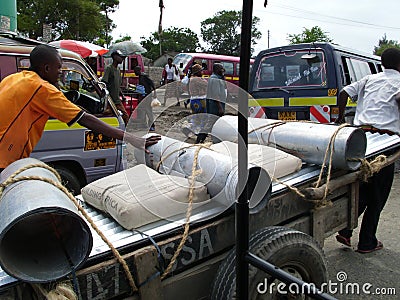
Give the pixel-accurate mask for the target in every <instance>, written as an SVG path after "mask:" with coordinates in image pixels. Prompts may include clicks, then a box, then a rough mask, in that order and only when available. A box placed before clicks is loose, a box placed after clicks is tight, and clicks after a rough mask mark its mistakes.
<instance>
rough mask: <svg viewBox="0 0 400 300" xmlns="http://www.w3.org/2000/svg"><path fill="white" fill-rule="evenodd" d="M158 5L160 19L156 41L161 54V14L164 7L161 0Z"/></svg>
mask: <svg viewBox="0 0 400 300" xmlns="http://www.w3.org/2000/svg"><path fill="white" fill-rule="evenodd" d="M158 6H159V7H160V21H159V22H158V42H159V44H160V56H161V55H162V48H161V36H162V14H163V9H164V2H163V0H159V3H158Z"/></svg>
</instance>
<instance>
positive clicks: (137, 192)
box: [81, 164, 210, 230]
mask: <svg viewBox="0 0 400 300" xmlns="http://www.w3.org/2000/svg"><path fill="white" fill-rule="evenodd" d="M189 186H190V184H189V181H188V179H187V178H182V177H176V176H171V175H162V174H159V173H158V172H156V171H155V170H153V169H150V168H149V167H147V166H145V165H143V164H141V165H137V166H135V167H132V168H130V169H127V170H125V171H121V172H118V173H116V174H113V175H110V176H107V177H104V178H102V179H99V180H97V181H94V182H92V183H90V184H88V185H86V186H85V187H84V188H83V189H82V191H81V193H82V197H83V199H84V200H85V201H86V202H87V203H89V204H91V205H93V206H94V207H96V208H97V209H99V210H102V211H105V212H107V213H109V214H110V215H111V216H112V217H113V218H114V219H115V220H116V221H117V222H118V223H119V224H120V225H121V226H122V227H124V228H126V229H128V230H132V229H134V228H138V227H141V226H143V225H146V224H150V223H153V222H156V221H159V220H162V219H169V218H171V217H174V216H177V215H180V214H185V213H186V210H187V207H188V204H187V202H188V200H189ZM209 201H210V197H209V195H208V194H207V188H206V187H205V186H204V184H202V183H199V182H195V185H194V198H193V202H194V205H193V208H194V209H195V208H198V207H200V206H201V205H204V204H206V203H208V202H209Z"/></svg>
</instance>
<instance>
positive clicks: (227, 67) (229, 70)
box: [222, 62, 233, 75]
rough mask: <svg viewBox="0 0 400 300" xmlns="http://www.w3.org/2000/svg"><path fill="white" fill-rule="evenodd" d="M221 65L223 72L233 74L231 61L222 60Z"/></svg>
mask: <svg viewBox="0 0 400 300" xmlns="http://www.w3.org/2000/svg"><path fill="white" fill-rule="evenodd" d="M222 65H223V66H224V69H225V74H227V75H233V63H230V62H222Z"/></svg>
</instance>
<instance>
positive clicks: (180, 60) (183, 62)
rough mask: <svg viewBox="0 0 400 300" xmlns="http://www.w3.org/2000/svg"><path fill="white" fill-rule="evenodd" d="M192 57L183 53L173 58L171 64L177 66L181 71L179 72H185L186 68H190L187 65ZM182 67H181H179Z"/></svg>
mask: <svg viewBox="0 0 400 300" xmlns="http://www.w3.org/2000/svg"><path fill="white" fill-rule="evenodd" d="M192 58H193V56H191V55H189V54H185V53H180V54H178V55H177V56H175V58H174V60H173V62H172V63H173V64H174V65H175V66H178V67H179V69H181V71H183V70H185V69H186V68H187V67H189V68H190V67H191V65H190V66H188V65H187V64H188V63H189V62H190V61H191V60H192ZM181 66H182V67H181Z"/></svg>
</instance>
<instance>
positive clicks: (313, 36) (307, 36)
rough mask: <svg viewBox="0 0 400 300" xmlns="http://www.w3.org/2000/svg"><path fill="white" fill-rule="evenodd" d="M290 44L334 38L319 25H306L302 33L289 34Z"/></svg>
mask: <svg viewBox="0 0 400 300" xmlns="http://www.w3.org/2000/svg"><path fill="white" fill-rule="evenodd" d="M287 40H288V41H289V44H300V43H312V42H332V41H333V40H332V39H331V38H330V37H329V36H328V34H327V32H324V31H323V30H322V29H321V28H320V27H319V26H314V27H312V28H311V29H307V28H305V27H304V30H303V32H302V33H299V34H288V38H287Z"/></svg>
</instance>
